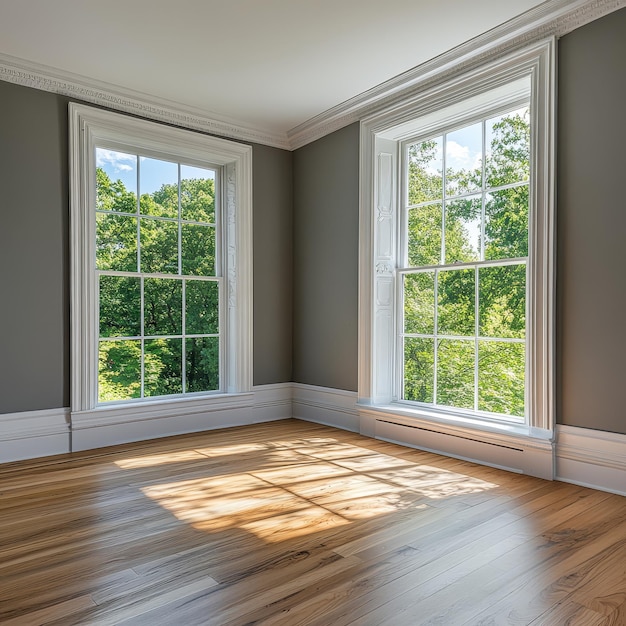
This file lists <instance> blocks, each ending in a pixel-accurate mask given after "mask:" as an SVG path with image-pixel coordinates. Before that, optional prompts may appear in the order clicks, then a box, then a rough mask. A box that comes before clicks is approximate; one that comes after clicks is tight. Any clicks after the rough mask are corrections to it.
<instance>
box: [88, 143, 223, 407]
mask: <svg viewBox="0 0 626 626" xmlns="http://www.w3.org/2000/svg"><path fill="white" fill-rule="evenodd" d="M219 173H220V171H219V170H217V171H216V170H215V169H207V168H205V167H197V166H194V165H189V164H185V163H180V162H173V161H167V160H162V159H155V158H152V157H148V156H143V155H141V154H128V153H123V152H116V151H114V150H111V149H108V148H102V147H98V146H96V172H95V174H96V204H95V207H94V209H95V216H96V278H97V281H98V295H99V299H98V328H99V341H98V360H99V368H98V402H99V403H102V402H110V401H116V400H131V399H134V398H148V397H153V396H166V395H175V394H185V393H193V392H208V391H219V390H221V382H220V378H221V376H220V374H221V368H220V361H221V360H222V359H221V358H220V355H221V353H222V349H221V348H222V341H221V338H222V333H221V332H220V331H221V327H222V324H221V323H220V320H221V319H223V315H222V314H221V309H222V304H223V296H221V294H222V293H223V276H222V274H221V266H222V263H221V258H220V256H221V255H220V248H221V246H219V245H217V244H218V243H219V241H220V240H221V236H220V235H221V231H220V228H219V225H220V224H219V223H220V222H221V220H220V219H219V215H220V208H221V207H220V203H219V186H220V180H219V179H220V176H219ZM216 200H217V202H216Z"/></svg>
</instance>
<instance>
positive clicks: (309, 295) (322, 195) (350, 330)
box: [293, 124, 359, 391]
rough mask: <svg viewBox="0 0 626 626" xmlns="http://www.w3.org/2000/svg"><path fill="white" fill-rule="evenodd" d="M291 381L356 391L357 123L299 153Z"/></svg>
mask: <svg viewBox="0 0 626 626" xmlns="http://www.w3.org/2000/svg"><path fill="white" fill-rule="evenodd" d="M293 171H294V216H293V221H294V229H293V246H294V254H293V267H294V286H293V297H294V300H293V310H294V332H293V347H294V350H293V380H294V381H295V382H299V383H307V384H309V385H321V386H323V387H334V388H337V389H346V390H348V391H356V389H357V315H358V235H359V125H358V124H352V125H351V126H348V127H346V128H343V129H342V130H339V131H337V132H335V133H333V134H331V135H328V136H326V137H323V138H322V139H319V140H318V141H315V142H313V143H311V144H309V145H307V146H304V147H303V148H300V149H299V150H296V151H295V153H294V163H293Z"/></svg>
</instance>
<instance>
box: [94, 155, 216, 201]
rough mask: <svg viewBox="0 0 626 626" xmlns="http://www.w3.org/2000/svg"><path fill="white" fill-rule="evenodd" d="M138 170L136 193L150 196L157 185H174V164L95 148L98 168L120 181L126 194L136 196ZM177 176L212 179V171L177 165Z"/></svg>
mask: <svg viewBox="0 0 626 626" xmlns="http://www.w3.org/2000/svg"><path fill="white" fill-rule="evenodd" d="M138 161H139V170H140V186H141V189H140V193H142V194H144V193H152V192H154V191H156V190H157V189H160V188H161V185H165V184H176V183H177V182H178V164H176V163H172V162H171V161H162V160H159V159H152V158H149V157H143V156H140V157H137V155H135V154H126V153H124V152H116V151H115V150H107V149H105V148H96V165H97V167H101V168H102V169H103V170H104V171H105V172H106V174H107V175H108V176H109V178H110V179H111V180H121V181H122V182H123V183H124V186H125V187H126V189H127V190H128V191H132V192H133V193H137V162H138ZM181 177H182V178H183V179H185V178H215V172H213V171H212V170H207V169H203V168H199V167H193V166H191V165H181Z"/></svg>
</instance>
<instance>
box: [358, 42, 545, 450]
mask: <svg viewBox="0 0 626 626" xmlns="http://www.w3.org/2000/svg"><path fill="white" fill-rule="evenodd" d="M553 109H554V42H553V41H552V40H551V41H548V42H540V43H538V44H535V45H534V46H531V47H529V48H527V49H525V50H523V51H520V52H517V53H514V54H511V55H509V56H506V57H504V58H501V59H498V60H496V61H493V62H491V63H489V64H486V65H484V66H482V67H475V68H474V69H473V70H471V71H470V70H468V71H467V72H466V73H461V72H459V73H457V74H456V75H453V77H452V78H450V79H448V80H447V81H441V83H440V84H437V85H435V86H433V87H431V88H429V89H428V90H422V91H417V90H416V91H413V92H412V93H409V94H408V95H406V97H404V99H400V98H398V100H397V101H396V104H394V105H392V106H391V107H389V108H388V109H386V110H384V111H381V112H379V113H375V114H372V115H371V116H370V117H369V118H367V119H365V120H363V121H362V123H361V212H360V276H359V284H360V296H359V297H360V306H359V403H360V404H361V405H362V406H363V407H364V409H363V415H364V416H365V417H366V418H367V419H369V418H371V417H372V416H376V415H377V413H376V411H377V410H378V415H380V414H383V413H384V415H385V417H384V418H381V419H388V418H389V416H393V415H398V416H402V418H403V419H406V418H412V419H415V420H421V421H422V422H424V421H426V422H428V423H429V424H430V425H431V426H428V428H431V427H432V428H434V429H435V430H436V429H437V427H436V426H433V424H435V425H436V424H437V423H445V424H448V425H455V426H454V428H457V427H461V428H464V429H466V430H468V431H469V430H471V429H478V430H480V429H487V430H489V429H491V431H493V429H496V430H497V429H501V432H502V433H505V432H507V433H515V434H516V435H520V434H526V435H537V436H538V437H541V438H543V437H550V434H549V433H551V432H552V430H553V426H554V414H553V385H554V376H553V363H554V348H553V344H554V320H553V318H554V260H553V259H554V243H553V240H554V215H553V213H554V189H553V188H554V163H553V150H554V149H553V145H554V139H553V134H554V123H553V118H554V113H553ZM365 407H367V408H365ZM403 423H406V422H403ZM367 428H369V427H367ZM442 432H443V431H442ZM446 432H452V431H449V429H448V431H446ZM454 432H455V433H456V434H457V435H458V434H459V432H460V431H459V430H455V431H454ZM472 436H474V435H472ZM476 436H477V437H478V435H476Z"/></svg>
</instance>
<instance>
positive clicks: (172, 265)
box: [141, 218, 178, 274]
mask: <svg viewBox="0 0 626 626" xmlns="http://www.w3.org/2000/svg"><path fill="white" fill-rule="evenodd" d="M141 271H142V272H146V273H148V274H156V273H160V274H178V223H177V222H164V221H162V220H152V219H147V218H142V219H141Z"/></svg>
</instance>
